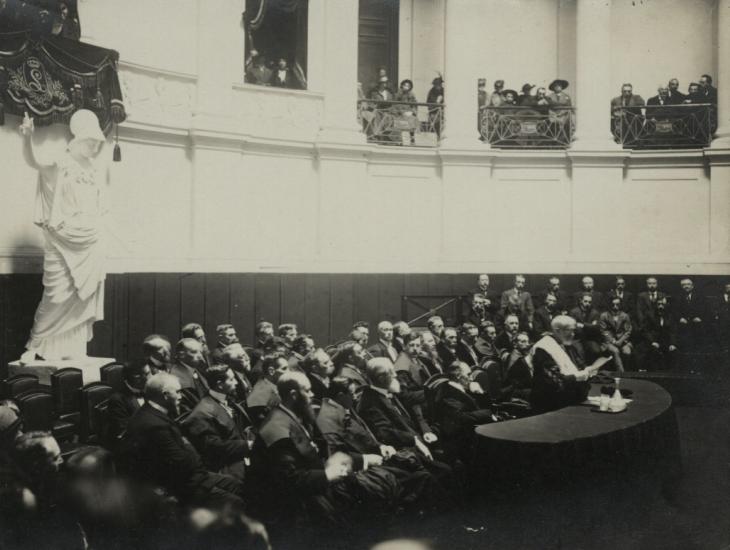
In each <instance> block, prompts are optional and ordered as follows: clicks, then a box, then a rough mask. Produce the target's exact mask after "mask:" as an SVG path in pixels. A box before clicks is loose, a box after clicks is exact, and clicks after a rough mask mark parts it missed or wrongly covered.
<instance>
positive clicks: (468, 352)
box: [456, 340, 479, 368]
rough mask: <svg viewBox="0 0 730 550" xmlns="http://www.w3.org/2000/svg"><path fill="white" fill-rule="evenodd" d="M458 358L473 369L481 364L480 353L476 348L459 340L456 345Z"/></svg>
mask: <svg viewBox="0 0 730 550" xmlns="http://www.w3.org/2000/svg"><path fill="white" fill-rule="evenodd" d="M456 357H457V358H458V359H459V361H461V362H463V363H466V364H467V365H469V367H471V368H474V367H476V366H477V365H478V364H479V352H478V351H477V349H476V347H475V346H473V345H470V344H468V343H467V342H465V341H464V340H459V341H458V342H457V343H456Z"/></svg>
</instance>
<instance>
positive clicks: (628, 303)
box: [608, 275, 636, 317]
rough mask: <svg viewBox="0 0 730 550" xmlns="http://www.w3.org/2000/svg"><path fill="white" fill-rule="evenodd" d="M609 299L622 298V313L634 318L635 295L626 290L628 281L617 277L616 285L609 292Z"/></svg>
mask: <svg viewBox="0 0 730 550" xmlns="http://www.w3.org/2000/svg"><path fill="white" fill-rule="evenodd" d="M608 298H609V300H612V299H613V298H621V311H624V312H626V313H628V314H629V316H630V317H633V316H634V312H635V311H636V302H635V301H634V295H633V294H632V293H631V292H629V291H628V290H626V279H624V278H623V277H622V276H621V275H617V276H616V284H615V285H614V287H613V288H612V289H611V290H609V291H608Z"/></svg>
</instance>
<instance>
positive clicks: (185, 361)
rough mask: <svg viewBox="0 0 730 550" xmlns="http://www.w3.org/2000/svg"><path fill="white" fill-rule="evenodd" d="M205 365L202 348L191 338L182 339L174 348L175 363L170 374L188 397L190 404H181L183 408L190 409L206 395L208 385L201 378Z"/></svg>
mask: <svg viewBox="0 0 730 550" xmlns="http://www.w3.org/2000/svg"><path fill="white" fill-rule="evenodd" d="M206 367H207V363H206V362H205V358H204V357H203V346H202V344H201V343H200V342H199V341H197V340H193V339H192V338H183V339H182V340H180V341H179V342H178V343H177V345H176V346H175V362H174V363H173V365H172V367H170V374H172V375H174V376H177V378H178V379H179V380H180V386H181V387H182V388H183V389H184V390H189V391H188V392H186V393H187V395H188V396H190V399H191V402H185V401H184V402H183V405H184V408H189V409H192V407H194V406H195V403H197V402H198V401H200V400H201V399H202V398H203V397H205V396H206V395H208V384H207V383H206V382H205V379H204V378H203V373H204V372H205V368H206Z"/></svg>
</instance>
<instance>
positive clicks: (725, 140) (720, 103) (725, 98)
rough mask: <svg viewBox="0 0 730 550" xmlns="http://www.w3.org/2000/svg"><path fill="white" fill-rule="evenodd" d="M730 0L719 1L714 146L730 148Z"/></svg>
mask: <svg viewBox="0 0 730 550" xmlns="http://www.w3.org/2000/svg"><path fill="white" fill-rule="evenodd" d="M728 27H730V0H719V1H718V3H717V82H716V84H715V85H716V86H717V92H718V93H717V115H718V119H717V124H718V126H717V132H716V135H717V138H716V139H715V140H714V141H713V142H712V147H713V149H714V148H720V149H727V148H730V28H728Z"/></svg>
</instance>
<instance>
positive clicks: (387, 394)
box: [370, 386, 393, 399]
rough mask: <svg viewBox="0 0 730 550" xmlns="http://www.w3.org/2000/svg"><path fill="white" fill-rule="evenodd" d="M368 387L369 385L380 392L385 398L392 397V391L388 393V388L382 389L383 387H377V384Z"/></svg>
mask: <svg viewBox="0 0 730 550" xmlns="http://www.w3.org/2000/svg"><path fill="white" fill-rule="evenodd" d="M370 387H371V388H373V389H374V390H375V391H376V392H378V393H380V394H382V395H384V396H385V397H387V398H389V399H390V398H391V397H393V394H392V393H390V392H389V391H388V390H384V389H383V388H379V387H377V386H370Z"/></svg>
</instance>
